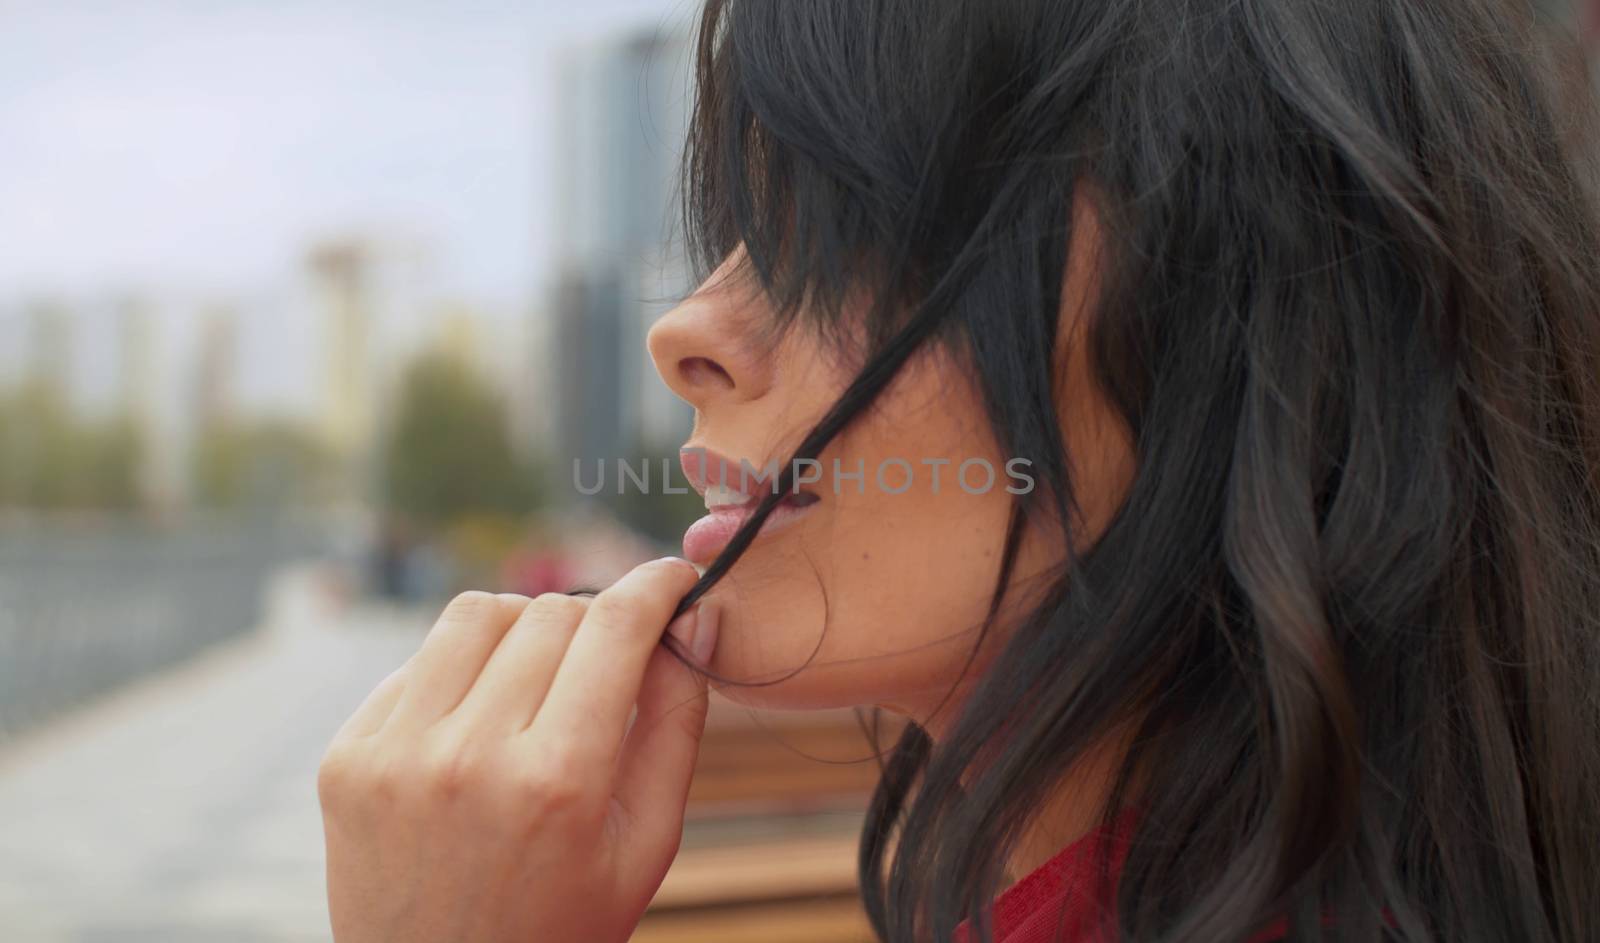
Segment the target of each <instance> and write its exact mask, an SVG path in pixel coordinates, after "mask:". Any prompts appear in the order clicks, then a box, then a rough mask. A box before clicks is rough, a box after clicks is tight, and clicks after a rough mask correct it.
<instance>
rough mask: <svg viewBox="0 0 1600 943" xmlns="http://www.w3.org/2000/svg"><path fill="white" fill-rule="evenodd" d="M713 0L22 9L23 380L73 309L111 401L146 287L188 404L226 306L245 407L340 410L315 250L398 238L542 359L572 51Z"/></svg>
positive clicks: (449, 289)
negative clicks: (125, 298) (40, 338)
mask: <svg viewBox="0 0 1600 943" xmlns="http://www.w3.org/2000/svg"><path fill="white" fill-rule="evenodd" d="M698 5H699V4H698V0H479V2H463V0H451V2H446V0H434V2H423V0H30V2H22V0H0V348H11V351H10V352H8V351H6V350H0V374H3V373H5V372H6V370H8V369H9V370H15V369H18V364H17V363H15V361H16V360H17V358H18V357H20V356H24V355H25V348H26V333H27V330H28V328H27V325H28V323H29V322H28V318H27V316H26V315H25V313H24V312H23V310H22V309H21V308H20V307H19V305H21V304H22V303H23V302H25V301H28V300H30V299H38V298H56V299H63V300H66V301H67V302H68V303H70V304H72V305H74V306H75V315H76V316H75V319H74V327H73V341H72V344H73V354H72V357H71V362H70V364H69V370H70V373H71V376H69V377H68V378H66V379H67V382H68V384H69V388H71V389H73V390H74V391H76V392H75V395H76V396H78V397H79V398H80V399H81V400H82V401H83V402H84V403H85V404H95V403H109V402H111V401H112V399H111V398H113V397H115V395H116V389H117V387H116V386H115V376H116V370H115V364H116V362H117V359H116V358H117V356H118V354H117V346H116V345H117V341H116V335H115V328H114V319H113V318H110V317H108V315H109V314H110V313H111V312H107V311H105V310H99V311H97V310H95V305H96V304H97V303H99V302H104V301H106V300H107V299H112V298H115V297H119V296H121V295H122V294H123V293H125V292H135V293H138V294H141V295H143V296H144V297H146V298H148V299H151V300H153V301H154V302H155V304H156V305H157V306H158V308H160V310H159V311H158V317H159V319H160V323H158V324H157V326H156V328H155V331H156V336H157V339H158V340H157V346H158V348H159V349H158V351H157V354H158V355H159V356H158V362H159V363H160V365H161V367H160V369H161V371H162V373H163V374H164V375H166V379H167V382H168V384H169V386H170V389H169V391H168V392H167V393H166V394H165V395H167V396H168V398H170V399H173V400H174V402H182V401H183V400H184V398H185V397H187V396H189V395H190V394H189V393H188V392H186V391H187V389H188V387H186V386H185V384H186V383H187V382H188V381H187V379H186V376H187V372H188V371H189V370H191V369H192V364H193V362H194V350H195V344H196V343H197V341H198V337H199V336H200V331H201V328H202V324H203V320H204V318H203V316H202V313H203V311H204V310H206V306H207V305H212V304H226V305H228V306H230V309H231V310H233V312H234V315H235V321H236V324H235V334H236V345H235V346H236V348H237V352H236V356H235V366H234V370H233V374H234V375H233V377H232V379H231V383H232V385H233V390H232V391H231V392H232V397H233V399H235V400H236V401H237V403H238V405H240V406H242V407H244V408H245V409H247V410H259V409H265V410H269V411H282V410H290V411H297V412H304V411H306V410H309V409H314V408H315V407H316V403H317V400H316V397H317V395H318V390H319V386H318V384H319V381H320V378H321V374H320V373H319V372H318V371H319V370H321V369H322V360H321V355H322V349H323V343H324V341H325V337H324V335H325V326H324V325H322V324H320V323H319V319H318V318H317V316H316V315H317V312H315V311H312V310H310V309H308V307H307V306H306V305H304V304H298V303H296V302H295V300H294V293H295V292H296V291H302V290H303V288H304V285H305V277H304V272H305V269H304V258H305V252H306V249H307V248H308V247H309V246H310V245H311V244H312V243H314V242H315V241H316V240H317V239H318V238H321V237H327V236H341V235H345V234H350V233H372V232H378V233H382V234H384V235H385V236H392V237H394V238H396V239H398V240H401V241H403V242H406V243H408V244H413V245H419V246H420V247H421V248H422V249H424V250H425V251H426V253H427V267H426V271H425V272H424V274H423V278H424V281H425V285H423V286H422V291H423V292H424V293H425V294H426V295H427V296H428V297H424V298H418V299H417V300H418V302H419V303H424V304H426V303H433V302H446V303H451V304H457V303H465V304H466V305H468V306H470V307H471V308H472V309H473V310H475V311H476V312H477V313H478V314H479V315H480V316H483V317H485V318H487V319H488V321H489V327H490V329H491V330H493V331H495V332H496V335H497V336H495V337H494V338H493V342H492V343H491V344H490V345H489V346H490V348H491V353H493V354H496V355H499V356H501V357H502V358H503V359H505V360H506V362H507V363H508V364H509V368H510V369H526V367H527V364H526V362H525V361H524V362H522V363H520V364H519V363H517V362H515V358H517V357H521V356H524V355H523V353H522V349H521V347H520V346H519V345H520V344H521V343H522V342H521V341H520V340H519V339H518V338H519V334H518V332H519V331H521V330H523V329H525V328H526V327H527V324H526V321H527V318H528V315H529V311H530V304H537V302H538V300H539V299H540V298H541V297H542V295H543V290H544V288H545V284H546V276H547V273H548V272H549V270H550V260H551V256H552V254H553V251H554V249H555V247H556V246H558V245H559V240H560V239H561V233H559V232H557V231H555V226H554V223H555V213H556V209H555V205H554V200H555V187H556V180H555V174H556V172H557V167H558V157H557V154H558V150H559V148H561V147H562V146H563V142H562V140H561V134H560V132H559V129H557V128H555V127H554V120H555V116H556V115H557V113H558V112H557V107H556V106H557V101H558V96H559V95H560V94H561V90H560V89H559V88H557V87H556V69H555V58H554V57H555V53H557V51H559V50H561V49H564V48H571V47H573V46H582V45H587V44H590V43H591V42H596V41H605V40H606V39H608V38H613V37H615V36H617V35H619V34H620V33H622V32H623V31H625V30H629V29H630V28H638V27H641V26H658V25H660V26H673V25H682V24H684V23H685V22H686V21H687V20H688V19H689V18H691V17H692V16H693V15H694V13H695V12H696V11H697V9H698ZM6 312H9V314H7V313H6ZM426 326H427V325H426V323H424V324H422V325H419V326H417V328H416V329H419V330H420V329H425V328H426ZM382 329H383V330H385V331H389V332H391V333H392V332H393V331H394V330H396V326H395V325H394V324H393V323H390V324H388V325H387V326H385V327H383V328H382ZM400 329H401V330H404V329H405V328H404V327H403V326H402V327H401V328H400ZM8 362H9V363H10V366H9V367H8V366H7V364H8Z"/></svg>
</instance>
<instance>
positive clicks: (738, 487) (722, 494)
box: [679, 448, 820, 566]
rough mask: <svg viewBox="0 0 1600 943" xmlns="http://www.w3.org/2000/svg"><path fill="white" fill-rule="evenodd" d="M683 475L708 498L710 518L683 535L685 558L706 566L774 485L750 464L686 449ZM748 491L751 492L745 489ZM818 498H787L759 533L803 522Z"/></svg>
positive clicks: (803, 493)
mask: <svg viewBox="0 0 1600 943" xmlns="http://www.w3.org/2000/svg"><path fill="white" fill-rule="evenodd" d="M679 458H680V461H681V463H682V464H683V471H684V475H685V476H686V477H687V478H688V479H689V482H690V484H692V485H693V486H694V488H695V490H696V491H699V492H700V493H701V495H703V496H704V498H705V502H706V516H705V517H702V518H700V519H699V520H698V521H695V522H694V523H693V524H691V525H689V529H688V530H687V531H685V532H684V535H683V555H684V557H685V558H686V559H688V560H689V562H691V563H695V564H699V565H701V566H704V565H706V564H709V563H710V562H711V561H712V560H714V559H716V557H717V554H719V553H721V552H722V551H723V548H725V547H727V546H728V542H729V541H731V540H732V539H733V535H734V534H736V533H738V531H739V528H741V527H743V526H744V524H745V522H746V521H748V520H749V519H750V518H751V516H752V515H753V514H755V510H756V507H757V506H758V505H760V503H761V498H762V497H763V496H765V495H766V494H768V493H770V490H771V484H770V482H769V481H768V480H767V479H763V478H762V477H761V476H759V475H755V474H751V473H750V471H749V469H750V467H751V466H750V465H749V464H748V463H747V464H745V465H744V466H743V467H742V468H741V466H740V464H739V463H738V462H734V461H732V460H730V459H727V458H726V457H724V456H722V455H718V454H716V453H714V452H710V451H707V450H704V449H698V448H695V449H687V448H686V449H684V450H683V451H682V452H681V453H680V455H679ZM746 488H748V489H750V490H748V491H746V490H744V489H746ZM819 500H820V498H819V497H818V496H817V495H815V494H813V493H811V492H809V491H804V490H796V491H794V492H793V493H791V494H788V495H785V496H784V498H783V500H782V501H781V502H780V503H779V504H778V506H777V507H775V508H773V509H772V513H770V514H768V515H767V519H766V520H765V521H763V522H762V524H761V534H762V535H763V536H764V535H766V534H768V533H769V532H771V531H774V530H777V529H779V528H781V527H784V526H786V525H787V524H789V523H792V522H793V521H795V520H797V519H798V518H800V517H802V516H803V515H804V514H805V513H806V512H807V511H808V510H810V508H811V506H812V505H814V504H816V503H817V501H819Z"/></svg>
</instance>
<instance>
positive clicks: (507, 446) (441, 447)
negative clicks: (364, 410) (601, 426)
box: [381, 350, 542, 531]
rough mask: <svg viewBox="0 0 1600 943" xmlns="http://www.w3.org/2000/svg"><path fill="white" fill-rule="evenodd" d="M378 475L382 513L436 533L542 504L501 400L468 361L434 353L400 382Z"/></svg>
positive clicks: (533, 472)
mask: <svg viewBox="0 0 1600 943" xmlns="http://www.w3.org/2000/svg"><path fill="white" fill-rule="evenodd" d="M381 476H382V481H383V504H384V507H385V508H386V510H388V511H390V512H391V513H397V514H400V515H403V516H404V517H406V518H407V519H409V520H411V521H413V522H415V523H416V524H417V525H419V526H421V527H423V528H425V529H428V530H433V531H439V530H442V529H444V528H447V527H449V526H450V525H452V524H454V523H456V522H458V521H460V520H463V519H466V518H468V517H481V516H484V515H490V516H494V515H499V516H505V517H513V518H515V517H520V516H521V515H523V514H526V513H528V512H530V511H533V510H536V509H538V507H539V506H540V503H541V502H540V498H541V492H542V489H541V488H540V487H539V484H538V476H537V474H536V470H535V469H533V468H531V467H528V466H527V465H525V464H524V463H522V462H519V461H518V460H517V457H516V454H515V452H514V451H513V449H512V447H511V439H510V434H509V424H508V422H507V418H506V404H505V401H504V400H503V399H502V397H501V396H500V394H499V393H498V392H497V391H496V390H495V389H494V388H493V387H492V386H491V385H490V384H489V383H488V382H487V381H486V380H485V379H484V378H483V377H481V376H479V375H478V374H477V372H476V371H475V370H474V369H473V368H472V366H471V364H470V361H468V360H466V359H465V358H462V357H458V356H452V355H451V354H449V353H445V352H443V351H438V350H435V351H429V352H426V353H424V354H422V355H421V356H420V357H418V358H417V359H416V360H415V361H414V362H413V363H412V364H411V366H410V367H409V368H408V369H407V370H406V373H405V376H404V378H403V380H402V381H401V388H400V395H399V402H398V404H397V406H396V410H395V417H394V423H393V426H392V427H391V432H390V435H389V438H388V441H387V443H386V445H385V449H384V454H383V460H382V470H381Z"/></svg>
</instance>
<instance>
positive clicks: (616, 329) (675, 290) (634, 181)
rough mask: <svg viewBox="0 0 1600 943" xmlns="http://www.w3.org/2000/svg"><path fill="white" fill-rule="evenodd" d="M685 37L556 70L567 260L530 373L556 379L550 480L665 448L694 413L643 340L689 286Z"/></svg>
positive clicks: (641, 39) (571, 57)
mask: <svg viewBox="0 0 1600 943" xmlns="http://www.w3.org/2000/svg"><path fill="white" fill-rule="evenodd" d="M690 48H691V42H690V35H689V33H688V32H687V31H685V30H678V31H673V32H664V31H655V30H652V31H647V32H643V33H636V34H630V35H626V36H623V37H621V38H618V39H613V40H610V41H606V42H601V43H593V44H588V45H584V46H581V47H573V48H570V49H568V50H567V51H566V53H565V54H564V55H563V57H562V58H561V60H560V62H559V70H560V72H559V76H560V80H559V82H558V89H559V94H560V95H561V101H560V102H559V116H560V117H559V119H558V126H557V127H558V133H557V138H556V140H557V147H558V148H559V151H560V154H561V162H560V164H559V165H558V167H559V170H558V173H559V177H560V179H559V181H558V188H557V189H558V193H559V204H558V211H557V218H556V220H555V221H554V222H555V225H556V226H557V231H558V232H559V233H560V234H561V243H562V250H561V252H562V254H561V257H560V258H559V259H558V260H557V263H556V273H557V274H556V284H555V286H554V292H553V297H552V299H551V305H550V310H549V311H548V317H550V318H551V319H553V325H552V326H553V328H554V330H551V331H549V332H547V333H546V335H545V341H544V343H543V344H541V345H540V347H542V348H543V350H542V351H541V352H540V354H541V356H542V358H543V360H544V363H542V364H539V365H537V367H536V369H541V370H543V371H546V372H548V373H549V374H550V376H551V379H552V380H553V381H554V382H553V383H552V384H551V388H550V389H549V391H548V394H549V397H548V401H549V402H550V408H552V409H553V410H554V412H555V415H554V421H553V422H552V423H550V431H551V433H552V434H553V435H554V438H555V442H554V445H555V455H554V458H555V459H556V464H557V467H558V468H566V467H570V462H571V461H572V460H573V459H596V458H602V459H608V458H612V457H617V456H631V455H635V454H638V453H640V452H659V451H663V450H670V449H672V448H674V447H675V446H676V445H677V444H678V443H680V442H681V441H682V440H683V439H684V438H685V437H686V436H687V434H688V431H689V427H690V420H691V417H692V413H691V412H690V410H689V408H688V407H687V406H685V405H684V404H682V403H681V402H679V401H678V400H677V399H676V398H675V397H674V396H673V395H672V394H671V392H670V391H668V390H667V388H666V387H665V385H663V384H662V383H661V381H660V379H659V378H658V377H657V376H656V373H655V371H654V369H652V367H651V365H650V361H649V357H648V355H647V353H646V352H645V348H644V340H645V332H646V331H647V330H648V329H649V326H650V324H651V322H653V321H654V320H655V319H656V318H657V317H658V316H659V315H660V314H661V313H662V312H663V311H665V310H667V309H668V308H670V307H671V306H672V305H673V304H674V303H675V302H676V300H677V299H678V298H679V297H680V296H681V295H682V294H683V293H684V292H685V291H686V290H687V289H688V288H689V287H691V286H690V285H689V284H688V273H687V270H686V267H685V264H684V259H683V254H682V252H681V243H680V241H679V240H678V238H677V235H678V231H679V215H678V203H677V198H678V191H677V187H676V179H677V171H678V161H679V157H680V155H681V153H682V143H683V136H684V133H685V129H686V128H687V124H688V117H689V110H690V108H691V107H692V104H693V90H692V85H691V78H692V77H691V69H690V61H689V54H690Z"/></svg>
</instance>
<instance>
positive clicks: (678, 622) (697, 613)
mask: <svg viewBox="0 0 1600 943" xmlns="http://www.w3.org/2000/svg"><path fill="white" fill-rule="evenodd" d="M718 621H719V620H718V613H717V607H716V606H715V605H713V604H711V603H704V602H703V603H699V604H697V605H696V606H695V607H694V608H693V609H690V610H689V611H688V612H685V613H684V614H683V615H681V616H679V617H678V618H676V619H673V620H672V624H671V625H669V626H667V631H668V632H669V633H671V634H672V637H673V638H676V639H677V640H678V642H679V644H681V645H682V646H683V647H684V650H685V651H687V652H688V653H689V657H690V658H691V659H693V660H694V661H696V662H699V663H700V664H704V663H706V662H707V661H710V660H711V653H712V652H713V651H715V650H716V647H717V623H718Z"/></svg>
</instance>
